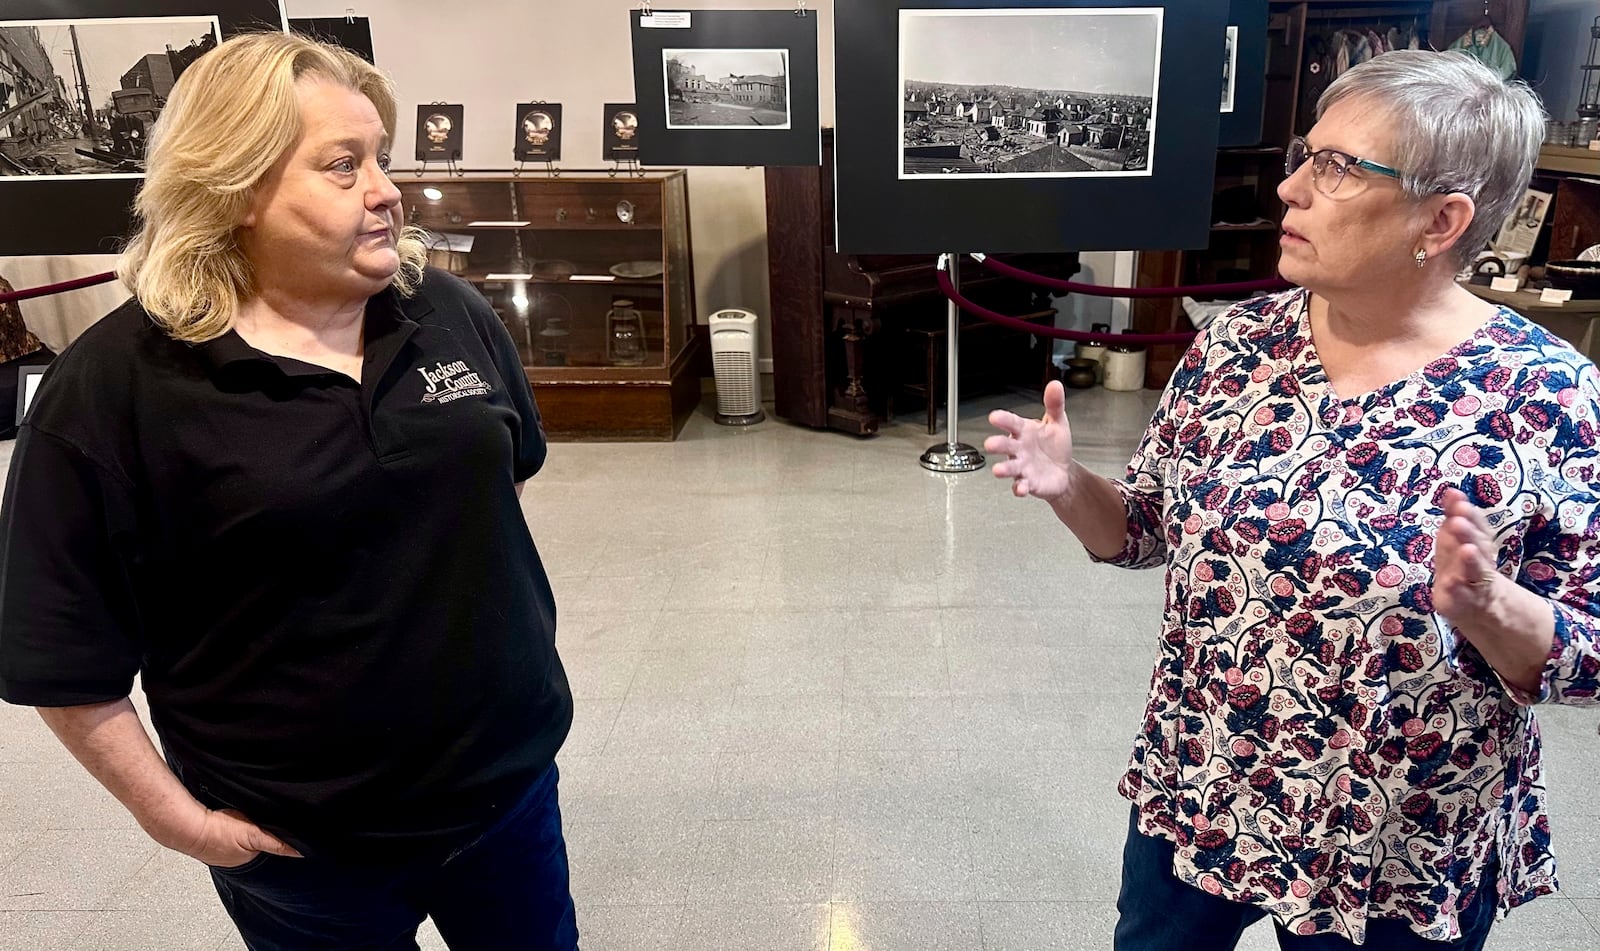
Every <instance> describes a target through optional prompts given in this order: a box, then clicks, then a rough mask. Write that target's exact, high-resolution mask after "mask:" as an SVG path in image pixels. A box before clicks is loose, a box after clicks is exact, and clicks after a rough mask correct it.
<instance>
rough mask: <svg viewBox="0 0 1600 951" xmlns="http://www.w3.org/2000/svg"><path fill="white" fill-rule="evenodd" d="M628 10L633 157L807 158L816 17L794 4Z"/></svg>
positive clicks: (813, 150)
mask: <svg viewBox="0 0 1600 951" xmlns="http://www.w3.org/2000/svg"><path fill="white" fill-rule="evenodd" d="M691 16H692V18H691V19H689V20H687V21H679V20H669V21H667V22H669V23H672V24H673V26H671V27H669V28H660V27H658V26H654V25H648V24H655V23H659V22H661V18H659V17H645V16H643V15H642V14H639V13H635V14H634V15H633V85H634V91H635V93H636V94H637V95H638V97H639V124H640V133H641V139H642V145H641V149H640V155H641V157H642V158H643V159H644V160H645V161H647V162H648V163H649V164H651V165H816V164H817V163H818V162H820V161H821V158H822V130H821V123H820V120H819V117H818V110H819V107H818V94H817V83H818V76H817V18H816V17H811V16H807V17H797V16H795V15H794V11H793V10H695V11H693V13H692V15H691Z"/></svg>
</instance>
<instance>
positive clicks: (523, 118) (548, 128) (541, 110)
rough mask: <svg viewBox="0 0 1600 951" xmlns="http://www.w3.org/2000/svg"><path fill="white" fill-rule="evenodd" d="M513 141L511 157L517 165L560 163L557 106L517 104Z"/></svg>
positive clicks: (559, 124)
mask: <svg viewBox="0 0 1600 951" xmlns="http://www.w3.org/2000/svg"><path fill="white" fill-rule="evenodd" d="M516 123H517V125H516V128H517V132H516V142H515V143H514V144H513V146H512V150H511V157H512V159H514V160H516V161H518V162H558V161H560V160H561V103H559V102H519V103H517V118H516Z"/></svg>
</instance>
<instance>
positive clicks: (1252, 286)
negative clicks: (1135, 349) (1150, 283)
mask: <svg viewBox="0 0 1600 951" xmlns="http://www.w3.org/2000/svg"><path fill="white" fill-rule="evenodd" d="M972 259H973V260H974V261H977V262H978V263H979V264H981V265H983V266H984V267H985V268H988V269H989V270H991V271H993V272H994V273H996V274H999V275H1001V276H1002V277H1009V278H1011V279H1012V280H1017V281H1023V282H1025V283H1028V284H1037V285H1038V286H1040V287H1048V288H1050V289H1051V290H1057V291H1067V292H1068V293H1072V294H1088V295H1089V296H1091V297H1130V298H1133V297H1137V298H1148V297H1183V296H1184V295H1188V296H1190V297H1227V296H1230V295H1233V294H1250V293H1254V292H1255V291H1286V290H1288V289H1289V288H1291V287H1293V286H1294V285H1293V284H1290V283H1289V282H1288V281H1285V280H1283V279H1282V278H1277V277H1274V278H1268V279H1265V280H1260V281H1240V282H1239V283H1237V284H1194V285H1191V286H1189V287H1103V286H1101V285H1099V284H1079V283H1077V282H1076V281H1063V280H1061V279H1060V278H1056V277H1045V276H1044V275H1042V274H1034V273H1033V272H1032V271H1024V270H1022V269H1021V268H1017V267H1012V266H1011V265H1009V264H1007V263H1005V262H1004V261H997V260H995V259H994V258H992V257H989V256H988V255H986V254H974V255H972Z"/></svg>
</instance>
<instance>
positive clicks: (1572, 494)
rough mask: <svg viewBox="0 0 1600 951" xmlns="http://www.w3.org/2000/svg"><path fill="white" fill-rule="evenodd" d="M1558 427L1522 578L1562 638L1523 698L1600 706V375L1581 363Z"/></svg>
mask: <svg viewBox="0 0 1600 951" xmlns="http://www.w3.org/2000/svg"><path fill="white" fill-rule="evenodd" d="M1574 391H1575V394H1576V395H1575V398H1574V399H1572V405H1571V406H1570V407H1568V416H1567V420H1566V421H1565V422H1564V423H1563V424H1562V425H1561V426H1560V427H1559V428H1558V429H1557V431H1556V433H1555V438H1554V439H1553V440H1552V442H1553V443H1554V445H1553V447H1552V448H1553V451H1552V458H1553V459H1555V460H1558V463H1557V465H1556V466H1555V467H1554V468H1555V471H1553V472H1552V473H1550V476H1551V478H1550V482H1549V490H1548V492H1549V494H1548V498H1549V499H1550V501H1549V503H1548V505H1547V507H1546V508H1545V509H1544V510H1543V511H1540V512H1537V513H1536V514H1535V515H1534V516H1533V518H1532V521H1531V524H1530V525H1529V530H1528V533H1527V535H1526V536H1525V538H1524V540H1523V556H1524V557H1523V563H1522V567H1521V570H1520V571H1519V572H1518V576H1517V581H1518V582H1519V583H1521V584H1522V585H1524V586H1525V587H1527V588H1530V589H1531V590H1533V591H1536V592H1538V593H1539V594H1541V595H1543V596H1544V597H1545V598H1547V599H1548V600H1549V601H1550V609H1551V611H1552V612H1553V613H1554V614H1555V638H1554V643H1553V644H1552V647H1551V650H1550V656H1549V659H1548V660H1547V661H1546V662H1545V668H1544V676H1543V680H1542V682H1541V684H1540V686H1539V691H1538V695H1537V696H1536V697H1529V696H1521V697H1518V699H1519V700H1522V701H1524V702H1529V701H1537V702H1551V703H1570V704H1600V486H1597V485H1596V484H1595V481H1594V478H1593V472H1594V469H1595V466H1596V464H1597V462H1600V445H1597V443H1600V374H1597V371H1596V370H1595V368H1594V367H1593V366H1592V365H1590V366H1585V367H1583V368H1582V370H1581V371H1580V374H1579V378H1578V380H1577V386H1576V387H1575V388H1574Z"/></svg>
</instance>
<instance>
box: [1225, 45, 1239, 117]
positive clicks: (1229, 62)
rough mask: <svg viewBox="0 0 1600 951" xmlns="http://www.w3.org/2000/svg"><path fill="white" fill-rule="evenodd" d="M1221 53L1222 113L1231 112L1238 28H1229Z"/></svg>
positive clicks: (1237, 54) (1236, 64) (1237, 53)
mask: <svg viewBox="0 0 1600 951" xmlns="http://www.w3.org/2000/svg"><path fill="white" fill-rule="evenodd" d="M1223 43H1224V49H1223V53H1222V111H1223V112H1232V111H1233V77H1234V75H1235V74H1236V73H1238V71H1239V28H1238V27H1237V26H1229V27H1228V32H1227V35H1226V36H1225V37H1224V38H1223Z"/></svg>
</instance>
